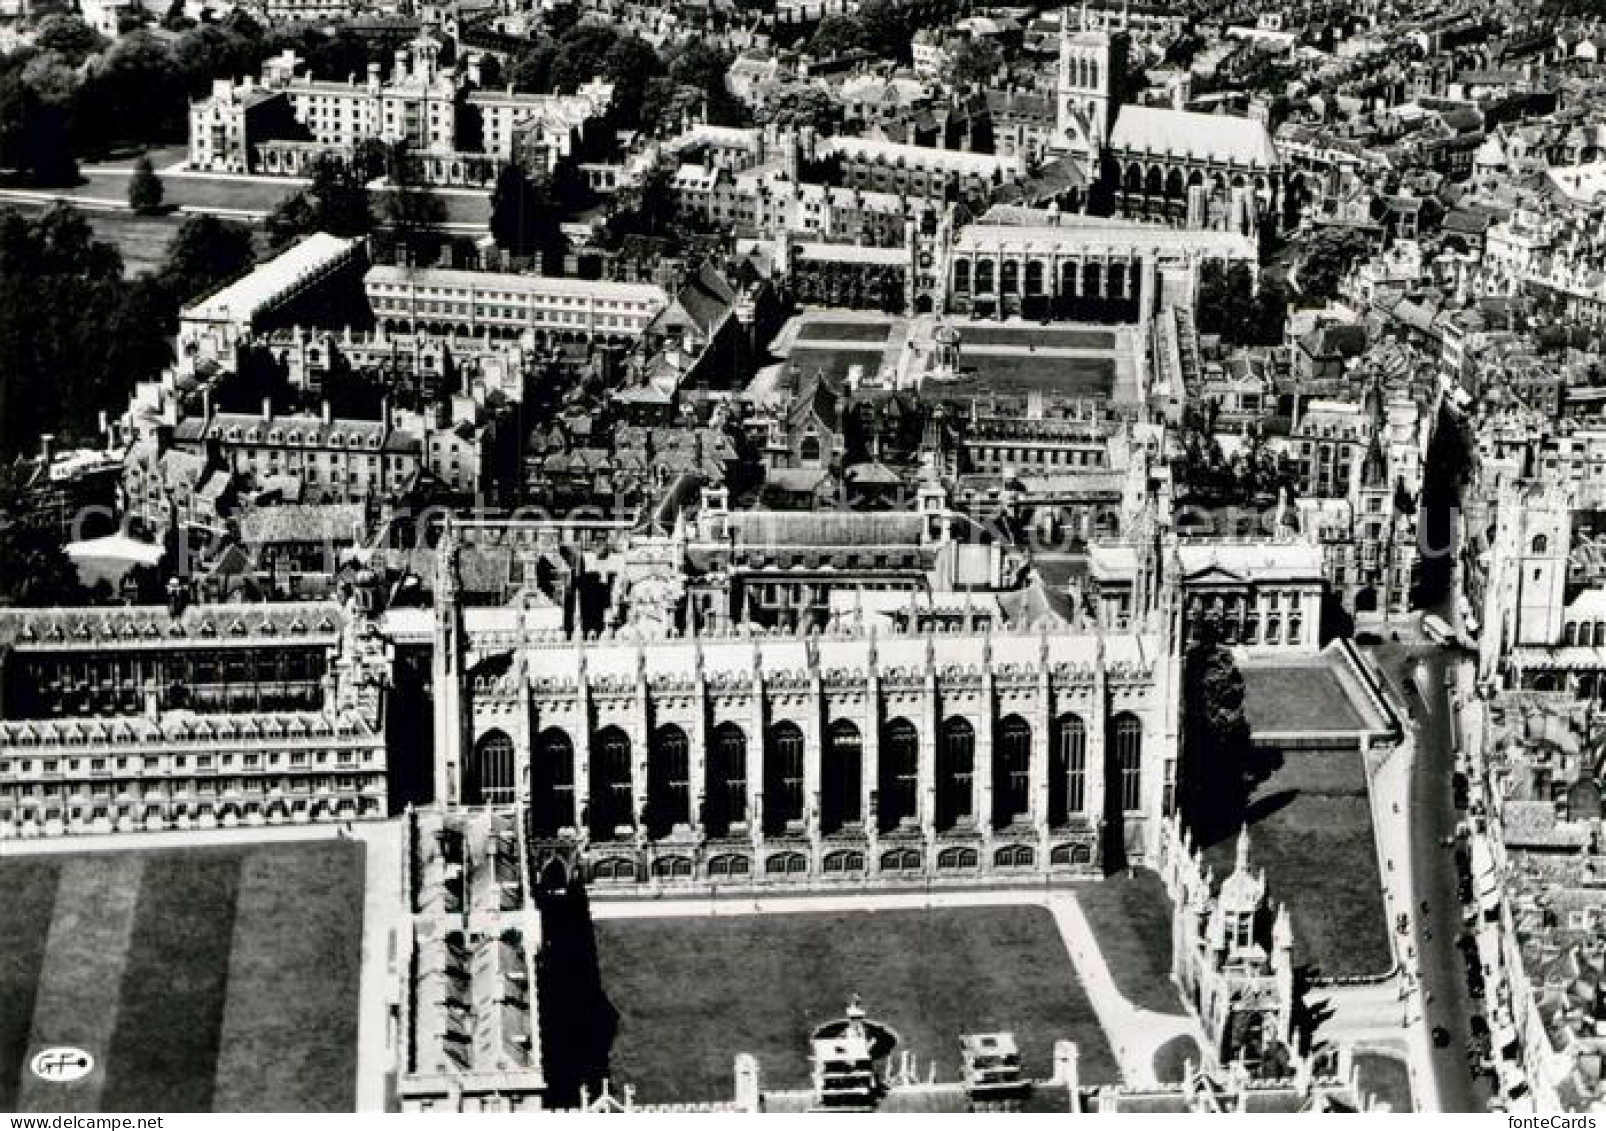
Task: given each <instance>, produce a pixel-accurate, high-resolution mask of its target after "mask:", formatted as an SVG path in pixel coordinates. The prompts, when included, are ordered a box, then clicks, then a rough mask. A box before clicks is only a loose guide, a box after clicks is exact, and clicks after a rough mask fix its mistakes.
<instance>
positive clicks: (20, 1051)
mask: <svg viewBox="0 0 1606 1131" xmlns="http://www.w3.org/2000/svg"><path fill="white" fill-rule="evenodd" d="M59 871H60V861H59V860H58V859H56V858H54V857H39V858H36V859H20V860H8V861H0V907H4V908H5V909H6V910H5V914H3V915H0V1111H16V1110H17V1086H18V1084H19V1083H20V1082H21V1076H20V1074H21V1072H22V1070H23V1067H22V1066H23V1065H24V1064H25V1063H26V1062H27V1059H28V1033H29V1031H30V1029H31V1028H32V1025H33V1003H34V996H35V994H36V993H37V990H38V986H39V970H40V967H41V966H43V965H44V960H45V939H46V936H47V935H48V933H49V931H50V916H49V915H48V914H46V913H45V912H46V911H47V910H48V909H49V908H50V907H51V906H53V905H54V904H55V901H56V877H57V874H58V872H59Z"/></svg>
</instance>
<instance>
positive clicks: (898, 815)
mask: <svg viewBox="0 0 1606 1131" xmlns="http://www.w3.org/2000/svg"><path fill="white" fill-rule="evenodd" d="M880 776H881V780H880V782H879V783H878V786H879V790H880V812H879V817H880V825H881V828H882V830H883V831H885V830H889V829H895V828H897V827H898V826H899V825H900V824H903V823H906V822H913V821H914V820H915V819H916V818H917V817H918V816H919V809H918V808H917V802H918V799H919V794H918V792H917V791H918V788H919V777H920V736H919V734H918V733H917V732H916V731H915V728H914V724H913V723H911V722H910V721H909V720H908V719H893V720H892V721H891V722H889V723H888V724H887V726H886V729H885V730H884V731H883V732H882V734H881V775H880Z"/></svg>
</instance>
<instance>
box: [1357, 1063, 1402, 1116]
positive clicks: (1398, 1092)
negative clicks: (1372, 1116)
mask: <svg viewBox="0 0 1606 1131" xmlns="http://www.w3.org/2000/svg"><path fill="white" fill-rule="evenodd" d="M1355 1083H1356V1087H1357V1088H1358V1089H1359V1090H1360V1093H1361V1098H1362V1100H1363V1101H1364V1100H1365V1099H1366V1097H1368V1096H1370V1097H1372V1098H1374V1099H1378V1100H1382V1101H1383V1102H1384V1103H1386V1104H1388V1105H1389V1110H1390V1111H1397V1112H1409V1111H1415V1110H1416V1104H1415V1102H1414V1101H1413V1100H1412V1098H1411V1070H1410V1069H1409V1068H1407V1067H1406V1064H1405V1054H1404V1053H1403V1052H1401V1053H1400V1054H1398V1055H1396V1056H1390V1055H1388V1054H1387V1053H1382V1052H1358V1053H1356V1054H1355Z"/></svg>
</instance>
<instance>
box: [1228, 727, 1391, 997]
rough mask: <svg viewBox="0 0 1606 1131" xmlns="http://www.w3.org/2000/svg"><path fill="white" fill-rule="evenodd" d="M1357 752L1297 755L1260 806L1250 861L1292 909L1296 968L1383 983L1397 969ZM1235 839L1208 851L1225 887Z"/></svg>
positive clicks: (1260, 796)
mask: <svg viewBox="0 0 1606 1131" xmlns="http://www.w3.org/2000/svg"><path fill="white" fill-rule="evenodd" d="M1360 759H1361V756H1360V754H1359V753H1358V752H1356V751H1349V752H1345V753H1308V752H1307V753H1291V754H1287V755H1285V756H1284V762H1283V765H1282V766H1281V767H1280V768H1279V769H1278V770H1277V771H1276V772H1274V773H1273V774H1272V776H1271V777H1270V778H1269V779H1268V780H1267V781H1265V782H1264V783H1262V785H1261V786H1260V788H1259V789H1257V790H1256V791H1255V795H1254V797H1253V798H1252V799H1251V801H1250V861H1251V863H1252V864H1254V865H1255V866H1257V867H1261V868H1264V869H1265V870H1266V884H1267V891H1268V894H1269V895H1270V896H1271V898H1272V899H1273V900H1274V901H1280V902H1284V903H1287V904H1288V911H1289V914H1290V915H1291V916H1292V918H1293V926H1294V955H1295V959H1296V961H1299V962H1304V963H1310V964H1311V965H1312V966H1313V967H1314V968H1315V970H1314V972H1315V973H1316V974H1318V975H1323V976H1329V977H1337V976H1345V975H1360V974H1378V973H1382V972H1383V971H1385V970H1387V969H1389V967H1390V966H1391V965H1392V964H1393V955H1392V952H1391V951H1390V948H1389V936H1388V924H1387V922H1386V921H1385V912H1384V909H1383V894H1382V879H1381V875H1380V873H1379V871H1378V860H1377V849H1376V845H1375V841H1374V839H1373V835H1372V810H1371V805H1370V803H1369V802H1368V800H1367V796H1366V783H1365V774H1364V769H1363V768H1362V767H1361V766H1360ZM1233 842H1234V838H1233V837H1228V838H1226V839H1225V840H1223V841H1221V842H1220V843H1218V844H1215V845H1212V846H1211V847H1210V848H1209V849H1208V850H1207V853H1206V855H1207V857H1208V858H1209V860H1210V863H1211V864H1212V865H1213V866H1214V868H1215V870H1216V878H1217V879H1218V880H1220V879H1223V878H1225V877H1226V875H1227V874H1228V873H1229V872H1230V871H1231V869H1232V861H1233V849H1234V843H1233Z"/></svg>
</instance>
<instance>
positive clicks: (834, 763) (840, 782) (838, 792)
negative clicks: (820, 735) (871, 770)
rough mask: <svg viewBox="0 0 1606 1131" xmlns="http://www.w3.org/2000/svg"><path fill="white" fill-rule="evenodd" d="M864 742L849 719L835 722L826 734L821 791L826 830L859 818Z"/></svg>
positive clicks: (822, 817) (824, 828) (831, 829)
mask: <svg viewBox="0 0 1606 1131" xmlns="http://www.w3.org/2000/svg"><path fill="white" fill-rule="evenodd" d="M862 767H863V742H862V741H861V739H860V737H859V728H858V727H856V726H854V725H853V724H852V723H850V722H848V721H847V720H846V719H838V720H837V721H836V722H834V723H832V724H831V726H830V729H829V730H828V731H827V732H826V737H825V759H824V764H823V766H822V767H821V769H822V771H823V773H822V776H823V778H824V780H823V781H822V783H821V791H820V820H821V825H822V826H823V830H824V831H825V832H827V833H832V832H836V831H837V830H839V829H841V828H842V827H843V826H844V825H849V824H854V823H857V822H858V821H859V820H860V819H861V818H860V812H859V795H860V775H861V773H862Z"/></svg>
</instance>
